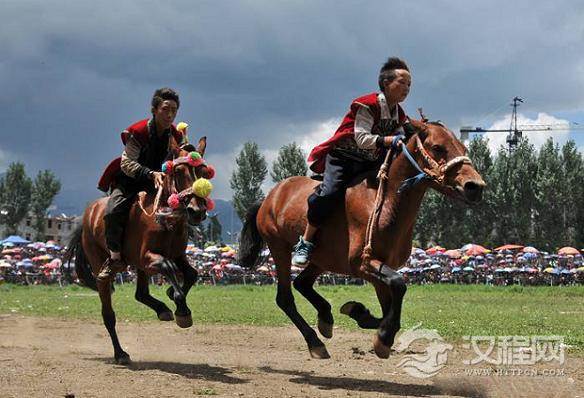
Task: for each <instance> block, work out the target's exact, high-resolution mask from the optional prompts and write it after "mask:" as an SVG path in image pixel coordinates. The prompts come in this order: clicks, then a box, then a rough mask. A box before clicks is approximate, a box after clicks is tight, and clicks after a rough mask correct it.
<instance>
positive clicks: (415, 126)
mask: <svg viewBox="0 0 584 398" xmlns="http://www.w3.org/2000/svg"><path fill="white" fill-rule="evenodd" d="M404 130H405V132H406V137H408V138H409V137H411V136H412V135H414V134H418V137H420V140H422V141H424V140H425V139H426V137H427V136H428V125H427V124H426V123H424V122H423V121H421V120H415V119H409V120H408V123H406V124H405V125H404Z"/></svg>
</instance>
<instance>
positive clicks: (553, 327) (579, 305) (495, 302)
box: [0, 284, 584, 352]
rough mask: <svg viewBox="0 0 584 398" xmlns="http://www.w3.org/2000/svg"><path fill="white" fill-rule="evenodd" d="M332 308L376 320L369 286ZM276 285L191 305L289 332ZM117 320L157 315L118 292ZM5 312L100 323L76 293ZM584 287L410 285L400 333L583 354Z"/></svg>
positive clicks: (5, 294) (1, 300) (16, 292)
mask: <svg viewBox="0 0 584 398" xmlns="http://www.w3.org/2000/svg"><path fill="white" fill-rule="evenodd" d="M317 290H318V291H319V292H320V293H321V294H322V295H323V296H324V297H325V298H327V299H328V300H329V301H330V302H331V304H332V306H333V315H334V316H335V324H336V325H337V326H341V327H343V328H347V329H357V326H356V325H355V323H354V322H353V321H352V320H351V319H349V318H348V317H346V316H344V315H342V314H340V313H339V312H338V309H339V308H340V306H341V305H342V304H343V303H345V302H346V301H349V300H356V301H360V302H362V303H364V304H365V305H366V306H367V307H368V308H369V309H370V310H371V311H372V312H373V313H374V314H375V315H377V316H379V315H380V310H379V305H378V303H377V299H376V296H375V293H374V291H373V288H372V287H371V286H321V287H318V289H317ZM151 292H152V294H153V295H154V296H156V297H157V298H159V299H162V300H163V301H165V302H166V303H167V304H169V306H170V308H171V309H173V310H174V305H171V304H172V303H170V301H169V300H168V299H167V298H166V295H165V294H164V289H163V288H160V287H157V286H151ZM275 292H276V291H275V287H274V286H264V287H257V286H225V287H212V286H196V287H194V288H193V289H192V290H191V292H190V293H189V298H188V301H189V306H190V307H191V310H192V312H193V319H194V322H195V323H198V324H214V323H222V324H244V325H258V326H284V325H291V322H290V321H289V320H288V319H287V318H286V316H285V315H284V314H283V313H282V311H281V310H280V309H279V308H278V307H277V306H276V303H275ZM295 297H296V302H297V305H298V307H299V309H300V311H301V313H302V314H303V315H304V316H305V317H306V319H307V321H308V322H309V323H312V324H314V323H315V320H316V312H315V311H314V310H313V308H312V307H311V306H310V304H309V303H308V302H307V301H306V300H305V299H304V298H303V297H302V296H300V295H299V294H298V293H297V292H295ZM114 309H115V311H116V314H117V317H118V320H120V321H125V320H129V321H137V322H148V321H151V322H157V320H156V316H155V314H154V312H153V311H152V310H150V309H149V308H147V307H146V306H144V305H143V304H141V303H138V302H137V301H136V300H135V299H134V286H133V285H124V286H119V287H117V289H116V292H115V293H114ZM0 313H3V314H7V313H17V314H23V315H34V316H45V317H59V318H70V319H96V320H100V319H101V315H100V303H99V298H98V296H97V293H96V292H93V291H91V290H89V289H86V288H82V287H78V286H71V287H66V288H58V287H48V286H30V287H23V286H14V285H8V284H4V285H1V286H0ZM583 315H584V286H571V287H519V286H514V287H488V286H469V285H433V286H410V287H409V289H408V292H407V294H406V297H405V300H404V309H403V318H402V327H406V328H407V327H411V326H414V325H416V324H418V323H421V324H422V327H424V328H430V329H436V330H437V331H438V332H439V333H440V334H441V335H442V336H443V337H445V338H447V339H449V340H451V341H459V340H460V339H461V337H462V336H466V335H494V336H499V335H521V336H527V335H561V336H565V341H566V344H568V345H570V346H572V348H571V351H578V352H584V327H583V322H582V321H583V320H584V316H583Z"/></svg>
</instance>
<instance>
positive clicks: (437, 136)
mask: <svg viewBox="0 0 584 398" xmlns="http://www.w3.org/2000/svg"><path fill="white" fill-rule="evenodd" d="M411 123H412V126H413V127H414V129H415V131H416V134H414V135H413V136H412V137H411V139H410V142H409V143H408V149H410V150H413V151H414V153H415V155H414V156H415V157H416V158H417V161H418V165H419V166H420V167H421V168H422V170H423V171H424V172H426V174H428V175H429V176H430V181H431V182H430V185H431V187H432V188H434V189H436V190H437V191H439V192H441V193H443V194H445V195H448V196H451V197H453V198H455V199H459V200H462V201H464V202H465V203H468V204H474V203H477V202H479V201H480V200H481V198H482V193H483V189H484V188H485V186H486V184H485V182H484V181H483V178H482V177H481V176H480V174H479V173H478V172H477V171H476V170H475V168H474V167H473V165H472V163H471V161H470V159H469V158H468V157H467V151H466V147H465V146H464V144H462V142H460V141H459V140H458V139H457V138H456V136H455V135H454V134H453V133H452V131H450V130H449V129H448V128H447V127H446V126H444V125H443V124H442V123H440V122H425V121H421V122H420V121H416V120H412V121H411Z"/></svg>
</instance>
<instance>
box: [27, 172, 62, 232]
mask: <svg viewBox="0 0 584 398" xmlns="http://www.w3.org/2000/svg"><path fill="white" fill-rule="evenodd" d="M60 190H61V183H60V182H59V180H58V179H57V178H56V177H55V175H54V174H53V173H52V172H51V171H49V170H44V171H39V173H38V174H37V176H36V178H35V179H34V183H33V189H32V200H31V210H32V213H33V215H34V217H35V230H36V233H37V236H36V240H43V241H44V240H45V216H46V214H47V209H48V208H49V206H50V205H51V203H53V199H54V198H55V196H56V195H57V194H58V193H59V191H60Z"/></svg>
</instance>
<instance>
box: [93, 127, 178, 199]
mask: <svg viewBox="0 0 584 398" xmlns="http://www.w3.org/2000/svg"><path fill="white" fill-rule="evenodd" d="M149 120H150V119H144V120H140V121H139V122H136V123H134V124H133V125H131V126H130V127H128V128H127V129H125V130H124V131H122V134H121V138H122V143H123V144H124V145H126V142H127V141H128V139H129V138H130V136H133V137H134V138H136V139H137V140H138V142H139V143H140V145H142V146H145V145H147V144H148V141H149V140H150V131H148V121H149ZM170 131H171V133H172V135H173V137H174V139H175V140H176V142H179V143H180V142H182V139H183V133H182V132H180V131H178V130H177V129H176V127H175V126H174V125H172V126H171V128H170ZM121 162H122V158H121V157H119V158H115V159H114V160H112V161H111V162H110V163H109V164H108V165H107V167H106V168H105V170H104V171H103V174H102V175H101V178H100V179H99V182H98V184H97V188H98V189H100V190H101V191H103V192H108V191H109V190H110V187H111V185H112V183H113V182H114V178H115V177H116V174H118V172H119V171H120V170H121V169H122V167H121Z"/></svg>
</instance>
